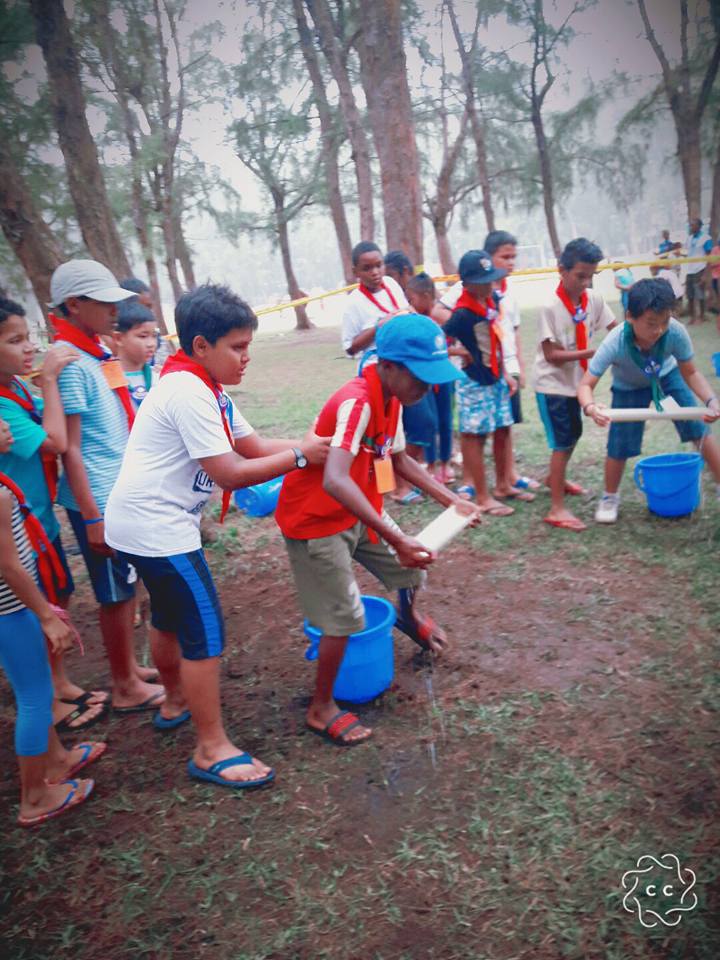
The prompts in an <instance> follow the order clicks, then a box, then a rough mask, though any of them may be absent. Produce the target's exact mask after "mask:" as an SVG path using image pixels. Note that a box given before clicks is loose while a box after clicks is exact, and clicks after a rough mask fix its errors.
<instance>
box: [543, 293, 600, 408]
mask: <svg viewBox="0 0 720 960" xmlns="http://www.w3.org/2000/svg"><path fill="white" fill-rule="evenodd" d="M615 322H616V320H615V314H614V313H613V312H612V310H611V309H610V307H608V305H607V304H606V303H605V301H604V300H603V298H602V297H601V295H600V294H599V293H597V292H596V291H595V290H588V303H587V318H586V320H585V329H586V331H587V342H588V349H590V348H592V346H593V342H592V341H593V337H594V336H595V334H597V333H599V331H600V330H607V328H608V327H609V326H610V325H611V324H613V323H615ZM538 334H539V340H538V347H537V353H536V354H535V366H534V369H533V381H534V384H535V390H536V391H537V392H538V393H556V394H559V395H560V396H563V397H574V396H575V394H576V393H577V388H578V386H579V384H580V381H581V380H582V377H583V373H584V372H585V371H584V370H583V368H582V367H581V366H580V361H579V360H575V361H571V362H569V363H558V364H554V363H548V361H547V360H546V359H545V354H544V352H543V341H545V340H553V341H554V342H555V343H557V344H559V346H560V347H561V348H562V349H563V350H577V349H578V347H577V340H576V334H575V322H574V321H573V318H572V317H571V316H570V313H569V312H568V309H567V307H566V306H565V304H564V303H563V302H562V300H561V299H560V297H558V296H557V294H553V297H552V302H551V303H549V304H547V305H546V306H544V307H541V308H540V313H539V314H538Z"/></svg>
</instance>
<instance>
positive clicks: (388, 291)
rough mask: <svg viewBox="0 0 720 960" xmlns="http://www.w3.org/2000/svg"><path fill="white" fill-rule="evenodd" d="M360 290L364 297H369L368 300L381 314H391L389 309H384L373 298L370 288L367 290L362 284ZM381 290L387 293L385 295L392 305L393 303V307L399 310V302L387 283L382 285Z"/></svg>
mask: <svg viewBox="0 0 720 960" xmlns="http://www.w3.org/2000/svg"><path fill="white" fill-rule="evenodd" d="M358 289H359V290H360V293H362V295H363V296H365V297H367V298H368V300H369V301H370V302H371V303H374V304H375V306H376V307H377V308H378V310H379V311H380V312H381V313H390V311H389V310H388V308H387V307H384V306H383V305H382V304H381V303H380V302H379V301H378V300H376V299H375V297H374V296H373V293H372V290H368V288H367V287H366V286H365V285H364V284H362V283H361V284H360V286H359V287H358ZM380 290H384V291H385V293H386V294H387V295H388V296H389V297H390V303H391V304H392V305H393V307H395V309H396V310H397V309H398V303H397V300H396V299H395V297H394V296H393V295H392V291H391V290H390V289H389V288H388V287H386V286H385V281H383V282H382V283H381V284H380Z"/></svg>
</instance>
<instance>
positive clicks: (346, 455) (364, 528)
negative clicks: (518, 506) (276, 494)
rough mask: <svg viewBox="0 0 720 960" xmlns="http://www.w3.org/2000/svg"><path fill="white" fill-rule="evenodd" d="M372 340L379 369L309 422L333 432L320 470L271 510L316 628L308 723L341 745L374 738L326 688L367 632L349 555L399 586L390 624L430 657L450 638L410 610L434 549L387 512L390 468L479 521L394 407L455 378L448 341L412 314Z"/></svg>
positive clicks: (299, 477)
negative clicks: (414, 443)
mask: <svg viewBox="0 0 720 960" xmlns="http://www.w3.org/2000/svg"><path fill="white" fill-rule="evenodd" d="M376 345H377V353H378V362H377V364H371V365H368V366H366V367H365V368H364V370H363V372H362V375H361V376H359V377H355V378H354V379H353V380H350V381H349V383H346V384H345V386H344V387H341V388H340V390H338V391H337V392H336V393H335V394H333V396H332V397H330V399H329V400H328V402H327V403H326V404H325V406H324V407H323V409H322V410H321V411H320V415H319V417H318V419H317V424H316V429H317V431H318V432H319V433H320V434H321V435H328V436H331V437H332V440H331V443H330V453H329V454H328V458H327V463H326V464H325V467H324V469H323V468H321V467H320V466H316V467H310V468H308V469H307V470H305V471H303V472H298V473H296V474H293V475H291V476H289V477H287V478H286V479H285V481H284V483H283V487H282V490H281V492H280V500H279V503H278V507H277V510H276V513H275V518H276V520H277V522H278V526H279V527H280V529H281V530H282V532H283V535H284V537H285V544H286V546H287V551H288V555H289V557H290V565H291V567H292V571H293V576H294V578H295V584H296V586H297V590H298V594H299V595H300V603H301V605H302V608H303V611H304V613H305V616H306V617H307V618H308V620H310V622H311V623H313V624H314V625H315V626H316V627H318V628H319V629H320V630H322V632H323V637H322V640H321V641H320V650H319V657H318V670H317V679H316V682H315V692H314V695H313V699H312V702H311V704H310V708H309V710H308V713H307V718H306V719H307V725H308V728H309V729H310V730H311V731H312V732H313V733H317V734H319V735H320V736H322V737H325V738H326V739H328V740H330V741H331V742H332V743H334V744H336V745H337V746H340V747H350V746H355V745H356V744H358V743H360V742H362V741H364V740H367V739H368V737H370V735H371V733H372V731H371V730H370V729H369V728H367V727H364V726H362V725H361V723H360V721H359V720H358V718H357V717H356V716H355V715H354V714H352V713H349V712H348V711H345V710H343V711H340V710H338V707H337V704H336V703H335V701H334V699H333V694H332V690H333V684H334V682H335V677H336V676H337V672H338V669H339V667H340V664H341V662H342V659H343V655H344V653H345V647H346V645H347V641H348V636H349V635H350V634H351V633H356V632H358V631H359V630H362V629H363V627H364V615H363V606H362V601H361V599H360V590H359V588H358V585H357V583H356V581H355V577H354V575H353V571H352V560H353V559H356V560H358V561H359V562H360V563H361V564H362V565H363V566H364V567H366V569H368V570H369V571H370V572H371V573H373V574H374V575H375V576H376V577H378V579H380V580H381V581H382V582H383V584H384V585H385V586H386V587H387V588H388V589H398V590H399V591H400V611H399V615H398V621H397V623H396V626H397V627H398V629H400V630H402V631H403V632H404V633H406V634H407V635H408V636H410V637H411V638H412V639H413V640H415V641H416V642H417V643H418V644H419V645H420V646H421V647H423V648H424V649H427V650H432V651H434V652H441V651H442V650H443V649H444V648H445V645H446V642H447V640H446V636H445V633H444V632H443V631H442V630H441V629H440V628H439V627H438V626H437V625H436V624H435V623H434V622H433V620H432V619H431V618H430V617H427V616H423V615H422V614H420V613H418V612H417V611H416V609H415V591H416V590H417V588H418V587H419V586H420V585H421V584H422V583H423V580H424V574H423V570H424V568H425V567H427V566H428V565H429V564H430V563H432V561H433V560H434V559H435V555H434V554H432V553H431V552H429V551H428V550H427V549H426V548H425V547H423V546H422V544H421V543H420V542H419V541H417V540H415V539H413V538H412V537H408V536H407V535H406V534H404V533H403V532H402V531H401V530H400V529H399V528H398V527H397V526H396V525H395V524H394V523H393V521H392V520H390V518H389V517H387V515H385V514H384V513H383V509H382V498H383V494H384V493H388V492H390V491H391V490H392V489H393V487H394V486H395V481H394V476H395V474H396V473H397V474H398V475H399V476H401V477H403V478H404V479H405V480H407V481H408V482H409V483H411V484H412V485H413V486H416V487H419V488H420V489H421V490H424V491H425V492H426V493H428V494H430V496H431V497H433V499H435V500H437V501H438V503H441V504H442V505H443V506H446V507H447V506H450V505H451V504H454V505H455V506H456V507H457V509H459V510H460V511H461V512H463V513H465V514H468V515H471V516H475V517H477V518H478V519H479V511H478V510H477V508H476V507H474V506H472V505H471V504H469V503H467V502H466V501H464V500H461V499H460V498H459V497H458V496H457V495H456V494H454V493H451V492H450V491H449V490H447V488H446V487H444V486H443V485H442V484H440V483H438V482H437V480H435V479H434V478H433V477H432V476H430V475H429V474H428V472H427V471H426V470H423V468H422V467H421V466H420V465H419V464H418V463H416V462H415V461H414V460H413V459H411V457H409V456H408V455H407V453H406V452H405V439H404V435H403V431H402V425H401V419H400V413H401V407H400V405H401V404H407V405H410V404H413V403H417V402H418V400H421V399H422V398H423V397H424V396H425V394H426V393H427V392H428V390H429V388H430V385H431V384H434V383H449V382H451V381H453V380H455V379H457V376H458V372H457V370H456V369H455V367H454V366H453V365H452V364H451V363H450V361H449V359H448V354H447V347H446V345H445V337H444V336H443V335H442V333H441V332H440V330H438V327H437V325H436V324H435V323H434V322H433V321H432V320H430V318H429V317H420V316H418V315H415V314H410V315H402V316H398V317H393V318H392V319H390V320H388V321H387V322H386V323H384V324H383V325H382V326H381V327H380V328H379V330H378V332H377V338H376Z"/></svg>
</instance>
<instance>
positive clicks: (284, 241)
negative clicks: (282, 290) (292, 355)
mask: <svg viewBox="0 0 720 960" xmlns="http://www.w3.org/2000/svg"><path fill="white" fill-rule="evenodd" d="M273 200H274V203H275V230H276V233H277V238H278V243H279V245H280V255H281V257H282V263H283V269H284V271H285V279H286V280H287V288H288V293H289V294H290V299H291V300H299V299H300V298H301V297H304V296H305V293H304V291H303V290H301V289H300V285H299V284H298V282H297V278H296V277H295V271H294V270H293V265H292V258H291V256H290V237H289V234H288V225H287V220H286V219H285V215H284V210H283V201H282V198H281V197H279V196H278V195H277V194H275V195H274V197H273ZM293 310H294V311H295V329H296V330H310V329H311V328H312V327H313V324H312V323H311V322H310V318H309V317H308V315H307V309H306V308H305V306H300V307H293Z"/></svg>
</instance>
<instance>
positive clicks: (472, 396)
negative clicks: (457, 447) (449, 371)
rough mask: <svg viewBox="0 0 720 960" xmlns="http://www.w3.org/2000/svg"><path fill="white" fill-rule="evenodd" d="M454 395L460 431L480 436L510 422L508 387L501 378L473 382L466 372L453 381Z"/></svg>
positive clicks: (511, 420) (508, 424) (511, 417)
mask: <svg viewBox="0 0 720 960" xmlns="http://www.w3.org/2000/svg"><path fill="white" fill-rule="evenodd" d="M455 395H456V397H457V402H458V422H459V427H460V433H471V434H478V435H480V436H484V435H485V434H488V433H495V431H496V430H500V429H501V428H502V427H511V426H512V425H513V415H512V410H511V408H510V389H509V387H508V385H507V382H506V381H505V379H500V380H496V381H495V383H476V382H475V380H471V379H470V377H467V376H466V377H465V379H464V380H457V381H456V384H455Z"/></svg>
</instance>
